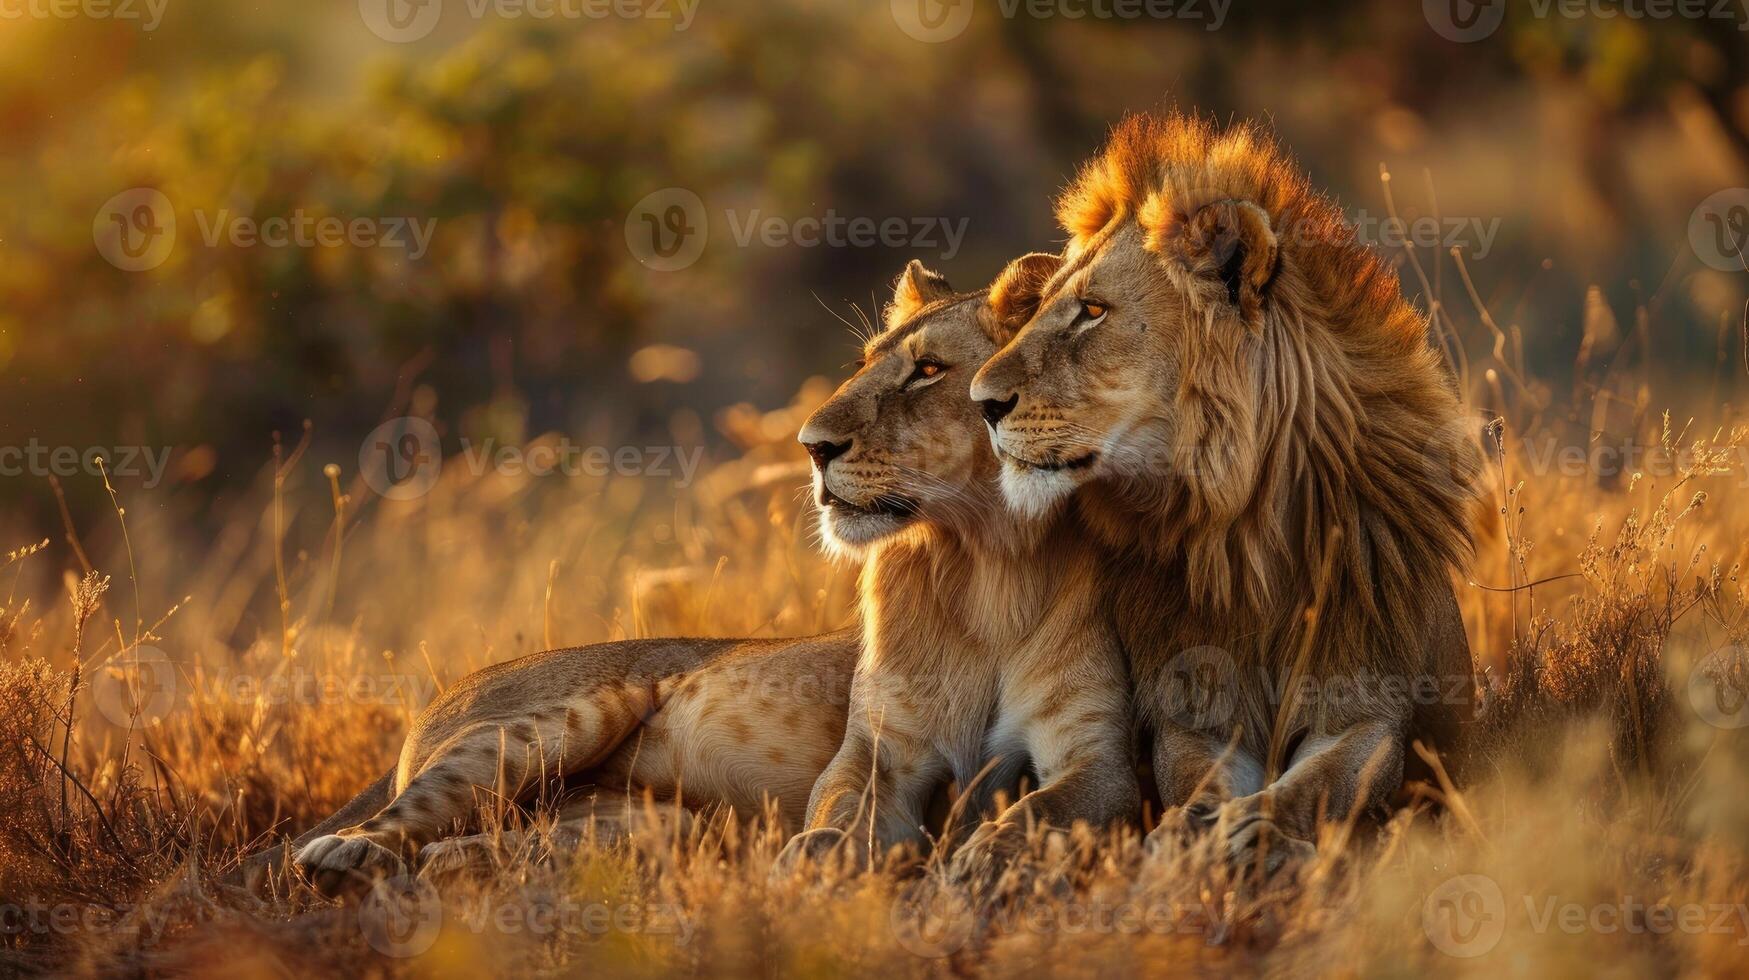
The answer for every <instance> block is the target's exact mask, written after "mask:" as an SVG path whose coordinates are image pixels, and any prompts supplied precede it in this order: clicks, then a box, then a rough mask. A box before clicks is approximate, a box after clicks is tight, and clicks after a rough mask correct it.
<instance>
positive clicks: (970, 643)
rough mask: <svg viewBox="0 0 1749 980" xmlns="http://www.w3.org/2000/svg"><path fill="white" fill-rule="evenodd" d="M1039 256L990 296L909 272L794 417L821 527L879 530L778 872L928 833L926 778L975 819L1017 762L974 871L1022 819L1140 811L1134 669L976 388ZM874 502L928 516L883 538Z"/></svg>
mask: <svg viewBox="0 0 1749 980" xmlns="http://www.w3.org/2000/svg"><path fill="white" fill-rule="evenodd" d="M1034 260H1035V257H1032V256H1028V257H1026V258H1023V259H1021V260H1019V261H1017V262H1016V263H1015V264H1014V265H1013V266H1011V267H1010V268H1009V269H1008V270H1006V271H1005V272H1004V274H1003V276H1002V277H1001V278H999V279H998V281H997V282H996V284H995V285H994V286H993V287H992V289H991V291H990V292H989V294H988V295H986V294H984V293H977V294H955V293H953V292H952V291H951V290H949V289H948V288H947V284H946V283H945V282H943V281H941V280H940V279H939V277H935V276H933V275H931V274H929V273H927V272H925V271H924V270H922V268H921V267H920V266H917V265H915V264H913V266H912V268H911V269H910V270H908V271H907V274H906V275H905V276H904V277H903V278H902V279H901V281H900V284H899V288H898V290H897V291H896V296H895V302H894V304H893V307H892V309H891V310H890V311H889V315H888V317H887V322H888V324H889V327H888V329H887V331H886V332H885V333H883V334H882V335H880V336H878V337H876V338H875V339H873V340H872V341H870V343H869V344H868V348H867V350H866V352H865V358H864V364H863V366H862V368H861V369H860V370H859V371H858V373H857V374H856V376H855V377H853V378H851V379H850V380H849V381H847V382H845V384H844V386H843V387H842V388H841V389H840V390H839V391H838V393H837V394H835V395H834V396H833V397H832V399H830V400H829V401H828V402H827V403H826V404H825V405H823V406H821V408H820V409H819V411H818V412H816V413H815V415H814V416H813V417H812V418H811V419H809V421H808V423H807V425H805V426H804V427H803V429H802V436H801V438H802V440H803V441H804V442H806V443H809V444H810V447H811V451H812V452H813V453H814V455H815V461H816V464H817V466H816V479H815V486H816V493H817V496H818V499H819V502H820V504H821V509H822V525H823V528H824V530H825V533H826V534H827V536H828V538H829V539H830V540H833V541H836V542H837V543H838V546H839V547H840V548H856V547H858V546H859V545H860V544H861V542H862V540H863V539H864V538H865V537H868V536H871V535H873V534H875V533H876V532H880V533H879V537H878V543H876V544H875V545H874V546H873V549H872V560H871V561H870V562H869V563H868V565H867V566H866V567H865V568H864V571H863V575H862V593H863V603H862V608H863V615H864V622H863V635H864V650H863V654H862V658H861V659H860V660H859V661H858V663H857V669H856V676H855V678H854V680H853V681H852V685H851V694H850V713H849V717H848V719H847V721H846V729H845V737H844V743H843V745H842V747H841V748H840V749H839V752H838V755H837V757H836V758H834V759H833V761H832V764H831V765H830V766H828V767H827V769H826V771H825V772H824V773H823V774H822V775H821V777H820V781H819V783H818V784H817V785H816V786H815V788H814V792H813V794H812V798H811V800H810V802H809V826H810V830H809V831H808V832H807V833H806V834H803V835H801V836H800V837H798V838H796V839H795V840H793V841H792V842H791V844H790V846H789V848H788V849H786V851H785V854H784V857H783V865H784V866H786V867H788V866H793V865H794V864H796V863H798V862H799V861H801V860H802V859H803V858H805V857H817V856H819V855H821V854H822V853H824V852H827V851H830V850H835V849H838V848H842V847H848V848H850V850H851V852H852V853H853V854H854V856H855V857H856V859H857V860H859V861H867V860H869V859H870V858H872V857H875V856H877V855H880V854H884V853H885V852H886V851H888V850H889V849H890V848H893V847H895V846H898V845H904V844H912V845H921V844H923V843H924V840H923V835H922V832H921V829H920V828H921V827H922V826H923V824H924V822H925V821H924V817H925V810H926V807H927V805H928V803H929V801H930V799H931V797H932V795H933V791H934V790H935V789H936V788H937V787H939V786H941V785H942V784H944V783H952V784H956V785H957V786H958V787H959V788H960V789H961V790H962V791H967V790H970V791H971V794H970V796H969V797H968V799H967V804H963V805H962V808H961V809H962V810H963V811H966V812H970V813H973V814H980V813H983V812H984V811H985V806H986V804H987V803H988V802H989V801H990V798H991V796H992V793H993V792H994V791H995V790H997V789H1007V788H1009V787H1010V786H1011V785H1012V784H1014V783H1015V782H1016V780H1017V779H1018V778H1019V777H1020V776H1021V774H1022V772H1023V769H1024V768H1025V767H1026V766H1027V764H1028V763H1030V767H1031V770H1032V775H1033V776H1034V777H1035V778H1036V781H1037V786H1038V788H1037V789H1035V790H1033V791H1031V792H1030V793H1027V794H1026V795H1024V796H1022V797H1021V798H1020V799H1019V801H1017V802H1016V803H1015V804H1014V805H1013V806H1012V807H1010V808H1008V809H1007V810H1005V811H1003V812H1002V813H1001V814H999V815H998V816H997V817H996V819H995V820H993V821H991V822H989V823H986V824H984V825H983V826H981V827H979V828H978V829H977V830H976V832H975V833H973V834H972V836H971V838H970V839H969V840H968V841H967V842H966V844H965V846H963V847H962V848H961V849H960V850H959V851H958V852H957V853H956V855H955V857H954V862H953V870H954V873H955V874H957V875H959V876H961V877H962V878H963V879H965V880H967V881H968V882H977V881H985V880H988V877H989V876H990V875H991V874H993V873H994V872H996V871H997V870H999V869H1000V868H1001V867H1002V866H1003V864H1004V863H1005V860H1006V858H1007V857H1008V856H1009V855H1010V854H1011V853H1012V852H1013V850H1014V848H1015V847H1017V846H1018V844H1019V843H1020V841H1021V840H1023V839H1024V832H1025V828H1026V826H1027V825H1028V824H1040V825H1043V826H1046V827H1051V828H1056V829H1064V830H1066V829H1068V828H1070V827H1071V826H1072V825H1074V824H1075V823H1077V822H1085V823H1088V824H1092V825H1094V826H1103V825H1105V824H1108V823H1111V822H1113V821H1117V820H1122V819H1125V818H1128V817H1130V816H1132V815H1133V813H1134V812H1135V810H1136V808H1137V805H1138V799H1139V796H1138V791H1137V787H1136V779H1135V769H1134V765H1133V762H1132V747H1131V744H1130V738H1131V724H1130V720H1129V719H1130V713H1129V704H1128V690H1127V689H1128V686H1129V685H1128V677H1127V673H1126V671H1125V668H1124V663H1123V659H1122V654H1121V651H1120V650H1119V649H1118V647H1117V645H1116V638H1115V635H1114V632H1113V630H1112V628H1111V624H1110V621H1109V618H1108V617H1107V616H1106V615H1105V612H1104V609H1103V606H1102V604H1101V603H1100V602H1099V600H1098V595H1097V591H1096V589H1095V586H1096V584H1097V578H1098V573H1097V554H1096V552H1095V550H1094V549H1092V548H1090V547H1088V545H1087V542H1086V541H1085V540H1084V537H1083V536H1082V535H1081V534H1080V533H1079V532H1078V531H1077V530H1076V529H1075V528H1073V527H1072V526H1071V525H1070V524H1069V522H1067V521H1065V520H1051V521H1045V522H1039V523H1036V524H1034V523H1027V522H1015V521H1013V520H1011V519H1010V518H1009V517H1008V516H1007V515H1006V514H1005V513H1004V512H1003V508H1002V506H1001V501H1000V497H999V493H998V490H997V483H996V473H997V467H996V461H995V457H994V455H993V454H992V453H991V452H990V447H989V443H988V440H987V439H986V437H985V433H984V424H983V421H982V419H981V418H980V417H979V414H978V411H977V409H976V407H975V406H974V405H973V404H972V403H971V401H970V399H968V398H967V392H968V389H969V386H970V383H971V377H972V375H973V373H974V372H976V370H977V369H978V368H979V367H980V366H981V365H982V364H983V363H984V361H985V359H986V358H988V357H989V356H990V354H992V353H993V352H994V351H995V350H996V347H997V343H998V341H999V340H1000V339H1003V338H1005V337H1006V336H1007V334H1008V332H1009V331H1008V326H1007V324H1009V323H1012V322H1014V321H1016V320H1024V319H1025V317H1026V313H1027V311H1029V310H1030V308H1031V304H1032V303H1033V302H1035V301H1036V297H1037V293H1036V285H1037V280H1036V279H1035V278H1032V277H1029V276H1028V275H1026V274H1025V270H1026V269H1027V268H1028V267H1029V265H1030V264H1031V263H1032V262H1033V261H1034ZM919 440H922V442H921V443H920V442H919ZM930 447H933V448H930ZM877 502H885V504H886V507H885V509H886V510H888V511H891V510H894V509H900V510H903V509H914V510H917V511H929V512H931V513H933V514H934V515H936V516H935V517H934V518H932V519H930V520H925V521H915V522H912V523H911V524H910V526H909V528H908V530H906V531H905V532H904V533H893V530H892V528H890V527H887V526H884V525H883V524H882V523H881V522H887V523H891V522H895V521H898V520H899V519H900V518H897V517H893V516H884V515H881V514H868V513H863V512H862V511H861V509H860V508H861V507H864V506H869V505H873V504H875V503H877ZM968 804H969V805H968Z"/></svg>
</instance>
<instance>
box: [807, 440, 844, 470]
mask: <svg viewBox="0 0 1749 980" xmlns="http://www.w3.org/2000/svg"><path fill="white" fill-rule="evenodd" d="M804 445H806V446H807V448H808V455H809V456H812V457H813V458H814V465H815V466H818V467H819V468H820V469H822V470H824V469H825V468H826V464H827V463H830V462H832V461H833V460H835V459H837V458H838V457H840V456H842V455H844V454H845V453H847V452H849V451H850V440H849V439H846V440H844V441H843V442H810V443H805V444H804Z"/></svg>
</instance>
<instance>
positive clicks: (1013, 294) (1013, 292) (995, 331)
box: [979, 252, 1063, 344]
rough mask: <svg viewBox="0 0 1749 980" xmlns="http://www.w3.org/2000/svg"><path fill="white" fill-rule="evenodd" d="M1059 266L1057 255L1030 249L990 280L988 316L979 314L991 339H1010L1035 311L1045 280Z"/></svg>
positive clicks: (1053, 273)
mask: <svg viewBox="0 0 1749 980" xmlns="http://www.w3.org/2000/svg"><path fill="white" fill-rule="evenodd" d="M1062 267H1063V257H1062V256H1061V255H1050V254H1047V253H1045V252H1032V253H1030V254H1027V255H1022V256H1021V257H1020V258H1018V259H1015V260H1014V261H1013V262H1010V263H1008V267H1007V268H1006V269H1003V270H1002V273H1001V274H1000V275H998V276H997V277H996V281H995V282H993V283H991V284H990V306H989V311H988V316H986V317H980V318H979V322H980V323H982V324H983V325H984V327H985V329H986V331H987V332H989V334H990V339H991V340H994V341H995V342H996V343H998V344H1006V343H1008V341H1010V340H1012V339H1014V335H1015V334H1017V333H1019V332H1020V328H1021V327H1024V326H1026V323H1027V321H1028V320H1031V319H1032V317H1033V314H1035V313H1037V312H1038V304H1039V301H1040V300H1042V299H1044V288H1045V284H1046V283H1049V282H1050V281H1051V277H1052V276H1054V275H1056V274H1057V270H1058V269H1060V268H1062Z"/></svg>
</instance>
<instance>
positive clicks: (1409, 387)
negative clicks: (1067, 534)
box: [973, 116, 1479, 870]
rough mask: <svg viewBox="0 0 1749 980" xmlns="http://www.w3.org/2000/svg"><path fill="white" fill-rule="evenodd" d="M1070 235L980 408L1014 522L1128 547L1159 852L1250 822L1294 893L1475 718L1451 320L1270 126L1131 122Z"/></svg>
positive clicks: (1089, 185)
mask: <svg viewBox="0 0 1749 980" xmlns="http://www.w3.org/2000/svg"><path fill="white" fill-rule="evenodd" d="M1057 213H1058V218H1059V220H1060V222H1061V224H1062V225H1063V227H1064V229H1065V230H1066V231H1067V232H1068V233H1069V236H1070V241H1069V244H1068V246H1067V248H1066V250H1065V252H1064V255H1063V258H1062V259H1061V261H1060V262H1059V263H1058V264H1057V265H1056V267H1055V268H1040V269H1038V270H1037V271H1038V272H1040V273H1041V274H1045V275H1048V281H1047V282H1046V283H1045V284H1044V286H1043V287H1042V293H1043V299H1042V301H1041V302H1040V305H1039V307H1038V311H1037V314H1036V315H1035V316H1034V317H1033V319H1032V321H1031V322H1030V323H1028V324H1027V325H1026V326H1025V327H1024V329H1022V330H1021V331H1020V332H1019V334H1018V336H1016V337H1015V338H1014V340H1013V341H1012V342H1011V343H1010V344H1009V345H1008V346H1007V347H1006V348H1005V349H1004V350H1003V351H1001V352H1000V353H999V354H997V355H996V356H995V357H994V358H993V359H992V360H991V361H990V362H989V363H988V364H986V365H985V366H984V368H983V369H982V370H981V371H980V372H979V374H978V377H977V379H976V381H975V382H974V384H973V397H974V398H977V399H979V400H980V401H981V402H982V403H983V405H984V408H985V411H986V414H987V417H988V419H989V421H990V424H991V427H992V430H993V432H994V438H995V441H996V444H997V447H998V453H999V455H1000V457H1001V459H1002V464H1003V469H1002V481H1003V488H1004V491H1005V493H1006V496H1007V497H1008V499H1009V501H1010V503H1011V504H1012V505H1013V506H1014V507H1016V508H1017V509H1019V510H1021V511H1023V512H1027V513H1037V512H1041V511H1049V510H1051V509H1052V508H1055V507H1057V506H1058V505H1059V503H1060V502H1061V501H1062V500H1063V498H1065V497H1067V496H1068V495H1070V494H1071V492H1073V493H1074V496H1075V498H1076V504H1077V506H1078V509H1079V513H1080V515H1081V518H1082V520H1083V521H1084V522H1085V524H1086V526H1087V527H1088V528H1089V529H1090V531H1091V532H1092V534H1094V535H1095V536H1096V537H1097V538H1098V539H1099V540H1100V541H1101V542H1103V543H1104V545H1105V546H1106V548H1107V549H1108V550H1109V551H1110V553H1111V556H1112V557H1111V561H1110V563H1109V564H1108V566H1107V569H1106V571H1107V576H1106V581H1107V582H1108V583H1109V585H1110V587H1111V589H1112V590H1113V601H1114V603H1115V606H1116V615H1117V619H1118V623H1119V630H1120V633H1121V635H1122V638H1123V642H1124V645H1125V647H1126V649H1127V650H1128V652H1129V654H1130V655H1131V658H1132V667H1133V671H1134V676H1135V681H1136V686H1137V695H1136V696H1137V699H1138V704H1139V709H1138V710H1139V711H1140V712H1142V714H1143V716H1144V717H1145V719H1146V721H1147V722H1148V723H1149V727H1151V728H1152V729H1153V730H1154V732H1155V733H1156V738H1155V744H1154V750H1153V762H1154V768H1155V772H1156V776H1157V779H1158V781H1159V790H1160V795H1161V797H1162V801H1163V802H1164V803H1165V804H1166V805H1167V806H1168V807H1169V808H1170V809H1169V810H1168V812H1167V815H1166V816H1167V818H1168V819H1167V820H1166V821H1165V822H1164V823H1163V824H1162V826H1161V828H1159V829H1158V830H1156V831H1155V833H1156V834H1179V833H1189V832H1191V831H1193V830H1196V829H1199V828H1201V827H1204V826H1207V825H1208V824H1209V823H1210V822H1211V821H1212V820H1213V819H1214V817H1215V815H1216V812H1217V809H1218V808H1220V807H1223V806H1225V807H1226V810H1225V816H1226V818H1227V819H1226V822H1225V826H1227V827H1228V828H1229V830H1230V831H1231V832H1232V836H1231V837H1230V838H1229V840H1230V846H1231V848H1232V853H1233V855H1234V856H1235V857H1236V858H1242V859H1248V858H1250V857H1252V856H1254V852H1255V850H1256V849H1257V848H1258V847H1259V845H1260V844H1261V843H1262V842H1263V841H1265V840H1268V839H1272V838H1279V839H1280V840H1279V844H1280V846H1275V847H1271V848H1268V850H1270V851H1271V852H1272V854H1271V856H1270V858H1269V859H1268V860H1267V861H1266V862H1265V866H1266V868H1267V869H1271V870H1272V869H1273V868H1274V867H1277V866H1279V865H1280V863H1281V861H1282V859H1283V858H1284V857H1287V856H1289V855H1291V854H1304V853H1309V851H1310V850H1311V847H1312V842H1314V841H1315V840H1316V839H1317V837H1316V834H1317V830H1318V826H1319V820H1320V818H1321V817H1322V818H1326V819H1330V820H1344V819H1347V818H1349V817H1350V815H1351V814H1354V813H1357V812H1359V811H1363V810H1367V809H1369V808H1370V807H1371V806H1372V805H1374V804H1377V803H1379V802H1381V801H1382V800H1383V799H1384V798H1385V797H1386V796H1387V795H1388V794H1390V793H1392V792H1394V791H1395V790H1396V789H1397V788H1398V787H1399V785H1400V784H1401V781H1402V774H1403V769H1404V755H1405V753H1404V747H1405V742H1406V739H1407V737H1408V736H1410V735H1411V734H1413V735H1414V736H1415V737H1418V738H1421V739H1423V740H1427V741H1432V742H1437V743H1438V744H1439V745H1440V747H1441V748H1449V747H1451V745H1452V743H1453V742H1454V741H1455V739H1456V733H1457V730H1458V729H1459V728H1461V726H1462V724H1463V722H1464V721H1465V720H1467V719H1468V718H1469V717H1470V714H1471V708H1470V705H1471V698H1472V696H1473V690H1472V686H1471V677H1472V675H1471V666H1470V658H1469V647H1468V643H1467V641H1466V640H1465V637H1464V631H1463V623H1462V620H1461V618H1460V617H1459V616H1458V612H1457V607H1456V603H1455V600H1454V596H1453V592H1452V584H1451V578H1450V574H1451V570H1452V567H1453V566H1454V565H1455V564H1457V563H1459V562H1461V561H1462V560H1464V559H1465V558H1466V557H1467V555H1468V552H1469V548H1470V540H1469V532H1468V528H1467V524H1466V518H1465V514H1466V505H1467V504H1468V502H1469V501H1470V500H1471V495H1472V493H1473V491H1472V483H1473V481H1474V479H1475V477H1476V475H1477V473H1478V471H1479V459H1478V454H1477V453H1476V452H1475V451H1474V449H1473V448H1472V441H1471V440H1470V438H1469V428H1468V426H1467V424H1466V423H1465V421H1464V420H1463V418H1462V414H1461V411H1460V408H1459V403H1458V401H1457V398H1456V396H1455V394H1454V391H1453V386H1452V384H1451V383H1450V381H1449V379H1448V372H1447V371H1446V370H1445V369H1444V367H1443V365H1442V362H1441V359H1440V356H1439V354H1438V353H1437V352H1436V351H1435V350H1434V349H1433V347H1432V346H1431V345H1430V343H1429V340H1428V336H1427V331H1428V324H1427V320H1426V318H1425V317H1424V316H1422V315H1421V314H1420V313H1419V312H1418V311H1417V310H1416V309H1415V308H1414V307H1412V306H1411V305H1410V304H1409V303H1408V302H1407V301H1405V300H1404V298H1403V297H1402V295H1401V291H1400V288H1399V283H1398V280H1397V276H1396V275H1395V273H1394V272H1393V271H1392V270H1391V268H1390V267H1389V266H1388V265H1387V264H1386V263H1385V262H1384V261H1383V260H1382V259H1381V258H1380V257H1378V256H1377V255H1375V254H1374V253H1373V252H1372V251H1371V250H1369V249H1368V248H1366V247H1365V246H1363V245H1362V244H1361V243H1360V242H1359V241H1357V239H1356V237H1355V234H1354V231H1353V229H1352V228H1351V227H1350V226H1349V225H1347V224H1346V223H1345V222H1344V220H1343V216H1342V214H1341V212H1340V211H1339V210H1338V209H1337V207H1336V206H1335V205H1334V204H1333V203H1332V202H1331V201H1330V200H1329V199H1328V198H1326V197H1324V196H1322V195H1320V194H1318V193H1317V192H1315V191H1314V190H1313V189H1312V188H1311V186H1310V185H1309V183H1308V181H1307V179H1306V177H1305V176H1304V175H1303V174H1302V173H1301V172H1300V171H1299V169H1298V168H1297V167H1295V166H1294V165H1293V164H1292V163H1290V162H1289V160H1288V159H1287V158H1286V157H1285V156H1284V155H1283V154H1282V152H1281V151H1280V150H1279V149H1278V148H1277V147H1276V146H1275V144H1274V143H1273V142H1272V141H1271V140H1270V139H1269V138H1268V137H1267V136H1266V135H1264V134H1263V133H1261V132H1260V131H1259V130H1258V129H1257V128H1255V127H1253V126H1238V127H1235V128H1231V129H1226V130H1219V131H1218V130H1216V129H1215V128H1214V127H1212V126H1210V125H1207V124H1205V123H1203V122H1200V121H1197V120H1193V119H1189V118H1184V117H1181V116H1171V117H1166V118H1160V117H1149V116H1136V117H1131V118H1129V119H1126V120H1125V121H1124V122H1123V123H1121V124H1120V125H1119V126H1118V127H1117V128H1116V129H1115V130H1114V131H1113V134H1112V135H1111V138H1110V141H1109V143H1108V145H1107V146H1106V147H1105V149H1104V151H1103V152H1102V153H1101V154H1100V155H1099V156H1097V157H1096V158H1095V159H1094V160H1092V161H1091V162H1089V163H1088V164H1087V165H1085V166H1084V167H1083V168H1082V169H1081V171H1080V173H1079V174H1078V176H1077V177H1076V179H1075V180H1074V181H1073V182H1072V184H1071V185H1070V186H1069V187H1068V189H1067V190H1066V191H1065V192H1064V193H1063V195H1062V196H1061V198H1060V199H1059V201H1058V204H1057ZM1187 684H1188V687H1189V690H1187ZM1277 831H1279V834H1278V833H1276V832H1277ZM1154 843H1156V844H1158V843H1159V839H1156V841H1155V842H1154Z"/></svg>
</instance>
